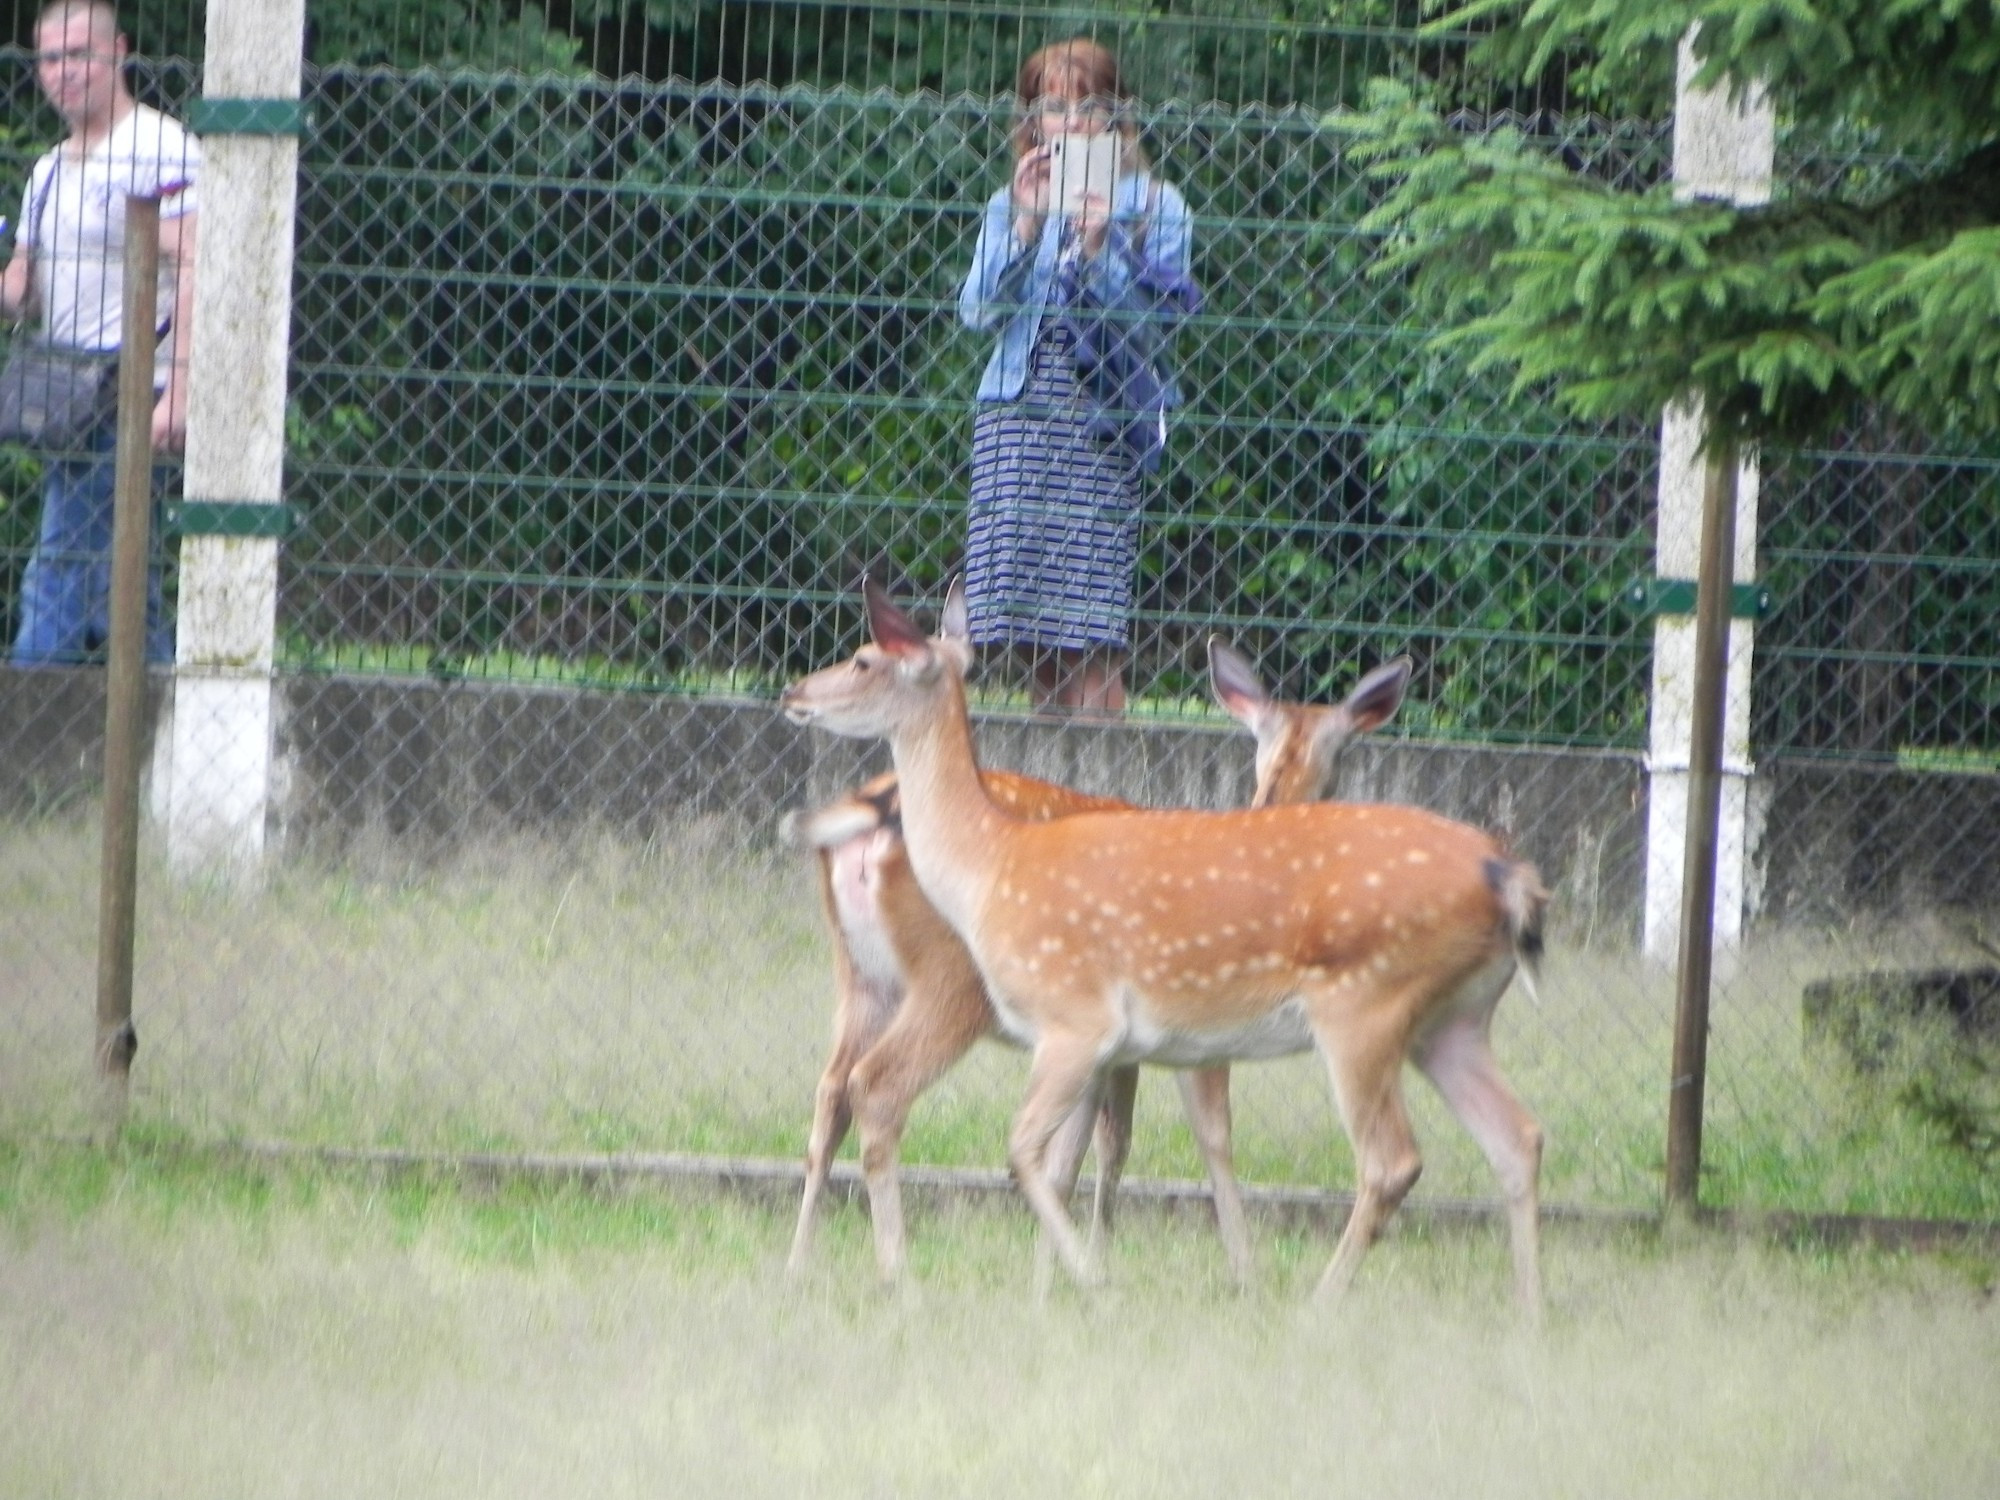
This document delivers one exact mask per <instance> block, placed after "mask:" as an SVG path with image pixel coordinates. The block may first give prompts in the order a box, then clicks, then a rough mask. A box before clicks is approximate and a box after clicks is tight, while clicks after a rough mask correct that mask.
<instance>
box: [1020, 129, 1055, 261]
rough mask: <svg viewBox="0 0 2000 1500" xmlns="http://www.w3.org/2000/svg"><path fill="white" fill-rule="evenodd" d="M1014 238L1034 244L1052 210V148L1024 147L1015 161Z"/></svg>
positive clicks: (1023, 244) (1024, 242) (1026, 243)
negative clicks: (1050, 152) (1050, 150)
mask: <svg viewBox="0 0 2000 1500" xmlns="http://www.w3.org/2000/svg"><path fill="white" fill-rule="evenodd" d="M1013 192H1014V238H1015V239H1016V240H1018V241H1019V242H1020V243H1021V245H1022V246H1024V247H1025V246H1028V245H1032V244H1033V243H1034V242H1035V237H1036V236H1037V235H1039V234H1040V233H1041V232H1042V219H1043V218H1044V217H1045V216H1046V215H1047V213H1048V211H1049V148H1048V147H1047V146H1036V147H1034V148H1033V149H1032V150H1029V151H1023V152H1022V153H1021V157H1020V159H1019V160H1018V161H1016V162H1015V163H1014V186H1013Z"/></svg>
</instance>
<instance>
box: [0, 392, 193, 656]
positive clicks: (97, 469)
mask: <svg viewBox="0 0 2000 1500" xmlns="http://www.w3.org/2000/svg"><path fill="white" fill-rule="evenodd" d="M81 447H82V449H83V450H84V451H82V452H80V453H74V454H69V455H65V456H62V457H53V456H52V457H50V458H49V460H48V469H47V473H46V474H45V476H44V478H43V485H42V529H41V534H40V536H39V537H37V539H36V541H35V550H34V552H33V553H32V554H31V555H30V556H29V558H28V567H27V571H26V572H24V573H23V574H22V575H21V615H20V630H19V632H18V633H17V634H16V635H15V637H14V665H15V666H17V667H27V666H52V665H58V664H70V663H75V662H81V661H90V660H93V659H96V658H99V657H101V656H102V655H103V653H104V649H105V647H106V645H107V644H108V643H109V641H110V639H111V511H112V488H113V484H114V481H115V480H116V477H117V469H118V425H117V423H116V422H115V421H110V422H106V423H105V424H104V425H103V426H101V427H99V428H98V429H97V430H96V431H95V432H93V433H92V434H91V435H90V437H89V438H88V439H87V440H86V441H85V442H84V443H83V444H82V445H81ZM159 481H160V469H159V467H158V466H157V465H156V466H155V467H154V469H153V491H154V497H155V500H156V502H157V498H158V493H159V488H160V483H159ZM153 519H154V525H153V527H152V529H151V544H150V554H151V555H150V556H149V558H148V560H147V564H146V660H147V661H149V662H166V661H172V660H173V656H174V632H173V627H172V626H171V625H169V624H167V623H166V621H165V620H164V618H163V610H162V608H161V603H160V566H161V558H162V556H163V549H162V548H161V545H160V532H159V525H158V521H159V517H158V515H157V510H156V514H155V515H154V518H153Z"/></svg>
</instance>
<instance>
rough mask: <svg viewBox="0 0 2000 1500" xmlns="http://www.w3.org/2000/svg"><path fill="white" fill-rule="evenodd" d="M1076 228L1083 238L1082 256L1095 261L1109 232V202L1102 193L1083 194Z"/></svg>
mask: <svg viewBox="0 0 2000 1500" xmlns="http://www.w3.org/2000/svg"><path fill="white" fill-rule="evenodd" d="M1076 227H1077V230H1078V231H1079V233H1080V234H1081V235H1082V237H1083V253H1084V255H1085V256H1086V257H1087V258H1088V259H1090V260H1095V259H1097V257H1098V254H1099V253H1100V252H1101V251H1102V250H1103V249H1104V241H1105V237H1106V236H1107V235H1108V234H1109V233H1110V232H1111V200H1110V199H1109V198H1107V197H1105V196H1104V194H1102V193H1085V194H1084V195H1083V207H1082V208H1081V209H1080V210H1078V212H1077V216H1076Z"/></svg>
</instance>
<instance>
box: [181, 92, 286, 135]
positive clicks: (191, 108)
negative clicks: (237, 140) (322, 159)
mask: <svg viewBox="0 0 2000 1500" xmlns="http://www.w3.org/2000/svg"><path fill="white" fill-rule="evenodd" d="M187 125H188V129H190V130H192V131H193V132H194V133H195V134H196V135H296V136H301V137H302V136H304V135H305V134H306V132H307V131H308V130H309V129H310V128H311V126H312V116H311V115H310V114H308V113H307V112H306V109H305V106H304V105H303V104H302V103H301V102H300V101H299V100H297V99H191V100H189V101H188V107H187Z"/></svg>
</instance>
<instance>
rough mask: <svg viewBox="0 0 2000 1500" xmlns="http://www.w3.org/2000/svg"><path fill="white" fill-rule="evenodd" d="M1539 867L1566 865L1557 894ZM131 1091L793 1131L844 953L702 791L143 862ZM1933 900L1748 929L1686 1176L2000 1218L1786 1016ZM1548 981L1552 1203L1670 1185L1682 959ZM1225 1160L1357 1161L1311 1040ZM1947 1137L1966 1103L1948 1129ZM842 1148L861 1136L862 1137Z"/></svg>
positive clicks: (71, 967) (610, 1134) (25, 1128)
mask: <svg viewBox="0 0 2000 1500" xmlns="http://www.w3.org/2000/svg"><path fill="white" fill-rule="evenodd" d="M96 857H97V836H96V829H95V825H94V823H93V822H92V821H91V819H90V818H89V816H87V811H71V812H68V813H65V814H61V815H57V816H53V817H45V818H40V819H36V820H33V821H28V822H15V823H6V824H0V1006H4V1009H5V1013H6V1014H7V1016H8V1018H9V1026H10V1036H9V1042H8V1045H7V1046H6V1047H5V1048H0V1131H9V1132H12V1133H14V1134H16V1135H25V1134H34V1133H44V1134H45V1133H51V1132H53V1133H62V1132H66V1131H75V1130H78V1129H80V1128H81V1127H82V1125H83V1124H84V1122H85V1121H86V1120H87V1118H88V1111H89V1104H90V1099H91V1090H90V1080H89V1074H88V1070H87V1067H86V1062H87V1059H88V1057H89V1050H90V1045H91V1040H90V1039H91V1035H92V1032H91V1016H92V1006H93V1000H92V996H93V993H94V978H95V973H96V954H95V931H96V926H95V911H96V894H95V891H96V886H95V862H96ZM1559 900H1560V897H1559ZM138 934H139V935H138V945H137V991H138V993H137V1000H136V1015H137V1023H138V1029H139V1037H140V1050H139V1056H138V1060H137V1063H136V1065H135V1070H134V1075H133V1077H134V1084H133V1112H134V1119H135V1121H136V1122H137V1123H138V1124H139V1125H140V1126H141V1127H142V1128H144V1129H148V1130H153V1131H159V1132H164V1133H166V1134H168V1135H172V1136H176V1137H185V1138H189V1139H196V1140H215V1139H246V1138H247V1139H258V1138H266V1137H278V1138H284V1139H289V1140H294V1141H300V1142H308V1143H319V1144H333V1145H355V1146H406V1147H414V1148H421V1149H426V1150H447V1151H448V1150H463V1149H502V1150H505V1149H512V1150H535V1151H617V1150H643V1151H669V1150H671V1151H691V1152H715V1153H723V1154H730V1155H752V1156H776V1157H784V1158H793V1157H796V1156H797V1155H798V1154H799V1153H800V1151H801V1149H802V1146H803V1141H804V1134H805V1129H806V1122H807V1119H808V1116H809V1113H810V1108H811V1098H812V1090H813V1087H814V1084H815V1082H816V1080H817V1077H818V1073H819V1069H820V1066H821V1063H822V1061H823V1057H824V1052H825V1048H826V1042H827V1037H828V1016H829V1013H830V999H831V984H830V976H829V966H828V957H827V951H826V944H825V937H824V934H823V932H822V930H821V923H820V916H819V910H818V900H817V895H816V891H815V889H814V883H813V878H812V875H811V871H810V867H809V865H808V864H807V863H806V862H805V861H803V860H801V859H799V858H796V857H793V856H790V855H788V854H774V853H770V852H756V851H754V850H752V851H748V852H746V849H745V847H744V842H743V840H742V838H741V830H738V829H733V828H730V827H727V826H724V825H720V824H707V823H693V824H688V825H683V826H677V827H675V828H672V829H670V830H668V831H664V832H663V833H662V834H660V835H659V836H658V837H656V838H655V839H654V840H652V841H650V842H648V843H644V844H639V843H634V842H630V841H625V840H620V839H616V838H613V837H610V836H608V835H592V834H588V833H584V834H579V835H577V836H575V837H572V838H569V839H567V840H564V841H561V842H554V841H545V840H537V839H534V838H529V837H520V838H514V839H506V840H494V841H489V842H486V843H483V844H479V845H477V846H474V847H469V848H466V849H463V850H460V851H459V852H457V853H456V854H453V855H451V856H450V857H448V858H443V859H439V860H436V861H432V862H429V863H420V862H417V861H415V860H413V859H411V858H410V857H409V856H408V854H407V853H406V852H403V851H402V850H401V849H399V847H398V846H397V845H395V844H394V843H392V842H390V841H388V840H375V841H369V840H363V841H362V842H361V843H360V844H358V845H357V846H355V847H353V848H350V849H349V850H347V851H346V853H345V854H344V855H343V857H342V859H341V860H340V861H339V862H338V863H337V864H330V863H324V862H317V861H313V860H309V859H300V860H295V861H292V862H289V863H284V864H280V865H278V866H277V867H275V868H274V869H273V871H272V872H271V873H270V875H269V878H268V879H267V880H266V881H265V882H264V883H263V884H261V885H260V886H258V887H257V888H255V889H250V890H238V889H233V888H230V887H226V886H221V885H213V884H202V883H194V884H189V883H182V882H176V881H174V880H172V879H170V878H169V877H168V876H167V875H166V874H165V872H164V871H163V870H162V869H161V868H160V866H159V863H158V859H157V854H156V852H155V851H152V850H150V849H149V850H148V851H147V852H146V855H145V857H144V860H143V862H142V881H141V897H140V903H139V913H138ZM1944 956H1945V955H1944V952H1943V950H1942V948H1941V940H1940V938H1939V937H1938V935H1937V934H1936V933H1935V932H1934V931H1930V930H1928V929H1925V928H1922V927H1914V928H1912V929H1911V930H1909V931H1906V932H1901V931H1884V932H1879V933H1873V934H1859V935H1857V934H1853V933H1824V932H1804V933H1796V934H1777V935H1766V936H1760V937H1759V939H1758V941H1757V944H1756V946H1755V947H1754V948H1753V949H1752V950H1751V951H1750V952H1749V953H1747V954H1746V955H1744V956H1743V958H1742V960H1741V962H1740V963H1737V964H1735V965H1733V966H1731V965H1725V966H1724V971H1723V975H1722V979H1721V982H1720V983H1719V984H1718V989H1717V994H1716V999H1715V1007H1714V1024H1713V1032H1712V1038H1711V1044H1710V1078H1709V1089H1708V1095H1707V1097H1708V1111H1707V1131H1706V1135H1705V1156H1704V1160H1705V1168H1706V1173H1707V1176H1706V1181H1705V1187H1704V1192H1705V1198H1706V1201H1707V1202H1709V1203H1711V1204H1715V1205H1727V1206H1736V1207H1747V1208H1759V1209H1785V1210H1797V1211H1804V1212H1839V1213H1871V1214H1888V1215H1898V1216H1904V1215H1908V1216H1918V1217H1947V1218H1961V1219H1979V1220H1995V1219H2000V1172H1996V1171H1995V1170H1994V1163H1993V1161H1992V1158H1991V1154H1990V1152H1982V1151H1978V1150H1968V1149H1964V1148H1963V1147H1962V1146H1961V1145H1960V1144H1955V1143H1954V1138H1953V1132H1952V1129H1951V1128H1950V1121H1949V1119H1948V1117H1947V1116H1946V1114H1945V1113H1943V1112H1940V1111H1938V1110H1935V1109H1932V1110H1925V1109H1922V1108H1913V1107H1912V1101H1913V1100H1915V1101H1918V1102H1921V1099H1920V1096H1919V1095H1918V1094H1916V1093H1913V1091H1912V1089H1911V1087H1910V1086H1909V1085H1910V1078H1909V1076H1908V1075H1907V1073H1905V1074H1891V1073H1888V1072H1884V1073H1878V1074H1875V1075H1863V1074H1860V1073H1857V1072H1856V1071H1855V1070H1854V1069H1852V1068H1850V1067H1848V1066H1846V1065H1845V1064H1844V1063H1843V1061H1842V1060H1841V1059H1840V1058H1839V1057H1838V1056H1829V1055H1827V1053H1826V1052H1825V1051H1824V1050H1821V1049H1815V1048H1812V1047H1809V1046H1807V1045H1806V1042H1805V1039H1804V1037H1803V1036H1802V1034H1801V1027H1800V1017H1799V994H1800V987H1801V986H1802V985H1803V984H1804V983H1805V982H1806V981H1807V980H1808V979H1810V978H1814V977H1817V976H1819V975H1822V974H1827V973H1834V972H1844V971H1849V970H1853V969H1858V968H1865V967H1869V966H1872V965H1876V964H1894V963H1896V962H1899V961H1902V960H1904V959H1909V960H1912V961H1921V962H1923V963H1926V964H1930V963H1935V962H1937V961H1939V960H1940V959H1941V958H1942V957H1944ZM1541 993H1542V1000H1541V1003H1540V1004H1536V1003H1535V1002H1534V1001H1532V1000H1531V999H1530V998H1529V997H1528V996H1527V995H1526V994H1525V993H1524V992H1523V991H1521V990H1520V989H1519V988H1518V987H1517V988H1516V990H1515V991H1514V993H1513V994H1511V995H1510V996H1509V997H1508V998H1507V1000H1506V1002H1505V1004H1504V1005H1503V1007H1502V1009H1501V1013H1500V1016H1499V1020H1498V1024H1497V1027H1496V1044H1497V1046H1498V1049H1499V1052H1500V1055H1501V1059H1502V1062H1503V1064H1504V1065H1505V1067H1506V1068H1507V1069H1508V1071H1509V1073H1510V1075H1511V1076H1512V1077H1513V1079H1514V1080H1515V1082H1516V1085H1517V1087H1518V1089H1519V1091H1520V1093H1521V1094H1522V1096H1523V1097H1524V1099H1526V1100H1527V1102H1528V1103H1529V1105H1530V1106H1531V1107H1532V1108H1533V1109H1534V1110H1535V1111H1536V1113H1537V1114H1538V1115H1539V1116H1540V1117H1541V1119H1542V1120H1543V1122H1544V1124H1545V1126H1546V1128H1547V1131H1548V1136H1549V1147H1548V1152H1547V1158H1546V1165H1545V1178H1544V1182H1545V1196H1546V1198H1547V1199H1548V1200H1550V1201H1552V1202H1559V1203H1571V1204H1581V1205H1588V1206H1600V1207H1611V1208H1624V1209H1631V1208H1651V1207H1653V1206H1655V1205H1656V1204H1657V1202H1658V1200H1659V1194H1660V1183H1661V1172H1662V1158H1663V1149H1664V1148H1663V1142H1664V1138H1665V1113H1666V1097H1667V1089H1666V1080H1667V1074H1668V1061H1667V1060H1668V1057H1669V1053H1670V1039H1671V1025H1672V1011H1673V993H1672V982H1671V976H1670V975H1668V974H1666V973H1664V972H1661V971H1657V970H1654V969H1650V968H1648V967H1647V966H1646V965H1644V964H1643V963H1641V962H1639V961H1638V960H1636V959H1635V958H1634V957H1633V956H1632V955H1631V954H1630V953H1629V952H1621V951H1615V950H1608V949H1605V948H1602V947H1583V946H1576V945H1574V943H1572V944H1571V945H1568V946H1565V945H1561V944H1559V945H1558V946H1557V947H1556V949H1555V951H1553V952H1552V953H1551V955H1550V958H1549V961H1548V963H1547V965H1546V966H1545V971H1544V976H1543V980H1542V984H1541ZM1024 1071H1025V1064H1024V1060H1023V1058H1022V1056H1021V1054H1019V1053H1015V1052H1011V1051H1008V1050H1006V1049H1003V1048H1000V1047H997V1046H988V1047H982V1048H980V1049H978V1050H977V1051H975V1053H974V1055H973V1056H972V1057H971V1058H969V1059H968V1060H967V1062H966V1064H965V1065H964V1066H963V1067H961V1068H960V1069H959V1070H958V1071H957V1072H955V1073H954V1074H952V1075H951V1076H949V1077H948V1078H947V1079H946V1080H944V1082H943V1083H942V1084H941V1085H939V1087H938V1088H936V1089H935V1090H934V1091H933V1092H932V1093H931V1094H930V1095H929V1096H927V1097H926V1098H925V1099H924V1100H923V1101H921V1102H920V1104H919V1106H918V1108H917V1111H916V1114H915V1116H914V1117H913V1120H912V1124H911V1130H910V1134H909V1136H908V1138H907V1140H906V1147H905V1153H904V1154H905V1159H906V1160H908V1161H911V1162H929V1163H937V1164H946V1165H976V1166H983V1167H990V1166H996V1165H998V1164H999V1163H1000V1162H1001V1160H1002V1155H1003V1142H1004V1140H1005V1138H1006V1131H1007V1122H1008V1119H1009V1117H1010V1116H1011V1113H1012V1111H1013V1108H1014V1106H1015V1104H1016V1103H1017V1101H1018V1100H1019V1098H1020V1094H1021V1089H1022V1084H1023V1079H1024ZM1236 1080H1237V1081H1236V1117H1237V1122H1238V1158H1239V1163H1240V1167H1241V1171H1242V1174H1243V1176H1244V1177H1245V1179H1246V1180H1248V1181H1251V1182H1267V1183H1279V1184H1299V1185H1305V1186H1312V1187H1346V1186H1348V1185H1349V1184H1350V1182H1351V1178H1352V1173H1351V1167H1350V1162H1349V1158H1348V1154H1347V1149H1346V1145H1345V1142H1344V1140H1343V1138H1342V1137H1341V1135H1340V1132H1339V1129H1338V1127H1337V1125H1336V1124H1335V1122H1334V1119H1333V1114H1332V1110H1331V1107H1330V1104H1329V1099H1328V1091H1327V1088H1326V1085H1325V1080H1324V1077H1323V1073H1322V1070H1321V1068H1320V1066H1319V1064H1318V1063H1317V1062H1316V1061H1315V1060H1314V1059H1312V1058H1310V1057H1307V1058H1300V1059H1296V1060H1292V1061H1288V1062H1284V1063H1277V1064H1263V1065H1258V1066H1254V1067H1246V1068H1242V1069H1239V1070H1237V1074H1236ZM1411 1099H1412V1105H1413V1112H1414V1115H1415V1119H1416V1124H1417V1128H1418V1133H1419V1138H1420V1140H1421V1141H1422V1142H1423V1145H1424V1149H1425V1160H1426V1170H1425V1176H1424V1179H1423V1181H1422V1182H1421V1183H1420V1184H1419V1186H1418V1189H1417V1192H1418V1195H1419V1197H1422V1196H1425V1195H1432V1194H1442V1195H1449V1196H1454V1197H1460V1196H1485V1195H1488V1194H1490V1193H1491V1191H1492V1188H1491V1179H1490V1176H1489V1174H1488V1172H1487V1170H1486V1167H1485V1164H1484V1162H1483V1161H1482V1160H1481V1159H1480V1158H1479V1155H1478V1153H1477V1151H1476V1150H1475V1149H1474V1147H1473V1146H1472V1144H1471V1142H1470V1141H1469V1140H1467V1139H1466V1138H1465V1136H1464V1134H1463V1132H1461V1131H1460V1130H1459V1129H1458V1128H1457V1126H1456V1125H1455V1123H1454V1122H1452V1121H1451V1120H1450V1118H1449V1117H1448V1116H1447V1115H1446V1114H1445V1113H1444V1111H1443V1110H1442V1108H1441V1107H1440V1106H1439V1105H1438V1103H1437V1101H1436V1100H1435V1099H1434V1098H1433V1097H1432V1096H1431V1095H1430V1093H1429V1091H1428V1090H1427V1089H1426V1088H1424V1087H1423V1085H1422V1084H1421V1083H1418V1082H1415V1081H1414V1080H1413V1081H1412V1084H1411ZM1961 1134H1963V1133H1962V1132H1961ZM850 1150H851V1147H850ZM1133 1171H1134V1172H1135V1173H1136V1174H1138V1175H1143V1176H1165V1177H1179V1178H1192V1177H1198V1176H1199V1175H1200V1166H1199V1162H1198V1159H1197V1157H1196V1154H1195V1151H1194V1148H1193V1145H1192V1143H1191V1141H1190V1139H1189V1136H1188V1133H1187V1131H1186V1129H1185V1128H1184V1126H1183V1125H1182V1124H1181V1122H1180V1120H1179V1117H1178V1105H1177V1102H1176V1099H1175V1091H1174V1090H1173V1089H1171V1088H1168V1087H1165V1086H1164V1085H1163V1083H1162V1082H1160V1081H1149V1082H1148V1083H1147V1084H1146V1085H1145V1086H1144V1087H1143V1088H1142V1090H1141V1098H1140V1117H1139V1136H1138V1140H1137V1146H1136V1151H1135V1157H1134V1163H1133Z"/></svg>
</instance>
